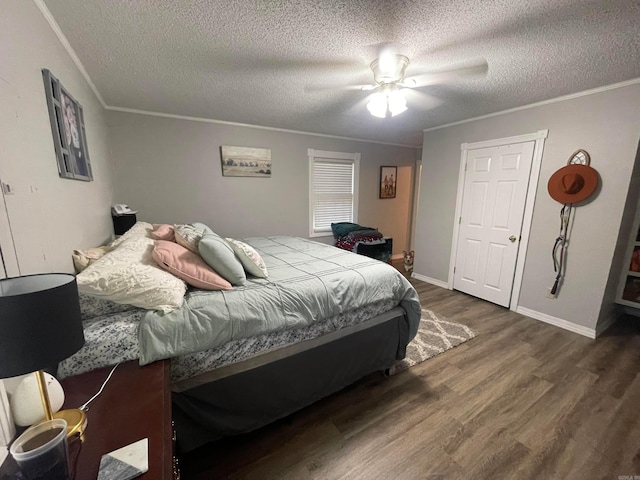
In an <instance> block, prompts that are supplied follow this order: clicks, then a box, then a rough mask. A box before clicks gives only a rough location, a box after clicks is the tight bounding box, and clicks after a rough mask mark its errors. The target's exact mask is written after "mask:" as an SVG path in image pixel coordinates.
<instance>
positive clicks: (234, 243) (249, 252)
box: [225, 238, 269, 278]
mask: <svg viewBox="0 0 640 480" xmlns="http://www.w3.org/2000/svg"><path fill="white" fill-rule="evenodd" d="M225 240H226V241H227V242H229V245H231V248H233V251H234V252H235V254H236V256H237V257H238V258H239V259H240V263H242V266H243V267H244V269H245V270H246V271H247V272H249V273H250V274H251V275H253V276H254V277H260V278H267V277H268V276H269V272H267V266H266V265H265V264H264V260H262V257H261V256H260V254H259V253H258V252H256V249H255V248H253V247H252V246H251V245H248V244H246V243H244V242H241V241H239V240H234V239H233V238H226V239H225Z"/></svg>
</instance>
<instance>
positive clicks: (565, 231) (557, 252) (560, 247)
mask: <svg viewBox="0 0 640 480" xmlns="http://www.w3.org/2000/svg"><path fill="white" fill-rule="evenodd" d="M571 210H572V208H571V204H565V205H563V206H562V209H561V210H560V233H559V234H558V237H557V238H556V242H555V243H554V244H553V250H552V252H551V258H552V259H553V271H554V272H556V274H557V275H556V280H555V282H553V287H551V292H550V293H551V295H555V294H556V292H557V291H558V285H559V283H560V279H561V278H562V272H563V270H564V251H565V246H566V244H567V238H568V235H569V219H570V218H571Z"/></svg>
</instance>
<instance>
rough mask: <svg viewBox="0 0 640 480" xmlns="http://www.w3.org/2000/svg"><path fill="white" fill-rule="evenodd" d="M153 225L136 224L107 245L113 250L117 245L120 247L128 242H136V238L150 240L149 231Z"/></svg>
mask: <svg viewBox="0 0 640 480" xmlns="http://www.w3.org/2000/svg"><path fill="white" fill-rule="evenodd" d="M152 230H153V225H151V224H150V223H147V222H136V223H135V225H134V226H133V227H131V228H130V229H129V230H127V231H126V232H125V233H124V234H123V235H121V236H119V237H118V238H116V239H115V240H114V241H113V242H111V243H110V244H109V246H110V247H111V248H115V247H117V246H118V245H122V244H123V243H125V242H128V241H129V240H137V239H138V238H151V231H152Z"/></svg>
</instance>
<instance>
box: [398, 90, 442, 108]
mask: <svg viewBox="0 0 640 480" xmlns="http://www.w3.org/2000/svg"><path fill="white" fill-rule="evenodd" d="M401 92H402V95H403V96H404V98H405V100H407V107H409V108H410V109H411V108H416V109H418V110H431V109H432V108H436V107H439V106H440V105H442V104H443V103H444V102H443V101H442V100H440V99H439V98H437V97H434V96H433V95H429V94H428V93H424V92H421V91H419V90H411V89H409V88H405V89H403V90H401Z"/></svg>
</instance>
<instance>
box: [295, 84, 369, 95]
mask: <svg viewBox="0 0 640 480" xmlns="http://www.w3.org/2000/svg"><path fill="white" fill-rule="evenodd" d="M377 87H378V86H377V85H369V84H363V85H305V86H304V91H305V93H317V92H344V91H354V90H355V91H360V90H373V89H375V88H377Z"/></svg>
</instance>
